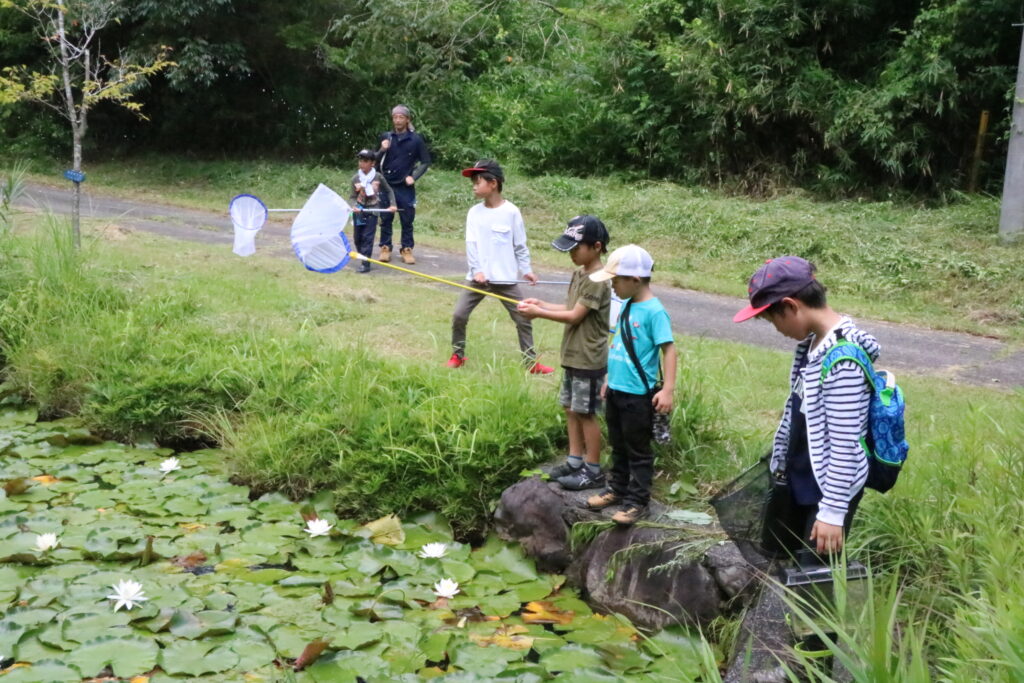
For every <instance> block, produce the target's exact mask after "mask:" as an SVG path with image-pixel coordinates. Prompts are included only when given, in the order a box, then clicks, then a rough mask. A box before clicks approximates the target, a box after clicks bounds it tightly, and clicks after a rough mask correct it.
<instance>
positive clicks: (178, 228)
mask: <svg viewBox="0 0 1024 683" xmlns="http://www.w3.org/2000/svg"><path fill="white" fill-rule="evenodd" d="M19 204H20V205H22V206H25V207H32V208H38V209H43V210H49V211H53V212H54V213H69V212H70V193H69V192H67V191H66V190H64V189H58V188H52V187H48V186H43V185H36V184H32V185H30V186H29V188H28V192H27V194H26V196H25V197H23V198H22V199H21V200H20V202H19ZM82 215H83V217H84V218H94V219H109V220H111V221H112V222H114V223H116V224H117V225H120V226H124V227H128V228H131V229H135V230H143V231H146V232H151V233H155V234H159V235H164V236H167V237H172V238H174V239H180V240H187V241H191V242H202V243H207V244H223V245H226V246H228V245H230V244H231V243H232V230H231V221H230V219H229V218H228V216H227V210H226V209H225V211H224V213H222V214H217V213H210V212H206V211H198V210H194V209H182V208H178V207H171V206H163V205H155V204H147V203H143V202H137V201H131V200H125V199H118V198H116V197H111V196H104V195H99V194H91V193H90V194H86V195H84V198H83V203H82ZM287 220H290V218H289V219H287ZM288 225H289V223H288V222H286V221H280V220H279V221H273V222H271V223H268V224H267V226H266V227H264V229H263V230H262V231H261V233H260V236H259V241H258V244H259V245H260V248H261V249H266V248H267V246H269V245H273V247H272V248H273V249H274V250H275V252H280V254H281V256H282V257H289V258H291V257H292V252H291V249H290V248H289V246H288ZM224 253H225V256H226V257H231V258H235V257H234V256H232V255H231V253H230V251H229V250H227V249H226V250H225V252H224ZM416 256H417V259H418V261H419V262H418V263H417V265H416V266H414V268H415V269H417V270H420V271H423V272H425V273H430V274H432V275H440V276H454V277H461V276H462V274H463V273H464V272H465V259H464V257H463V255H462V254H460V253H453V252H450V251H444V250H440V249H434V248H431V247H423V246H421V247H417V248H416ZM538 274H539V275H540V276H541V279H545V280H560V279H567V278H568V272H567V271H544V272H542V273H538ZM341 276H342V277H366V276H360V275H357V274H355V273H354V272H347V269H346V271H343V272H342V274H341ZM370 277H409V276H408V275H402V274H401V273H398V272H395V271H389V270H386V269H382V268H378V269H376V270H375V271H374V272H373V273H372V274H371V275H370ZM438 286H441V285H438ZM562 291H563V289H562V288H560V287H553V286H538V287H537V289H536V292H537V294H538V295H539V296H540V297H542V298H548V299H556V300H557V299H559V298H560V297H561V296H562ZM657 293H658V296H659V298H660V299H661V300H662V302H663V303H664V304H665V306H666V308H668V310H669V313H670V314H671V316H672V324H673V326H674V328H675V329H676V331H678V332H680V333H682V334H688V335H694V336H699V337H710V338H714V339H726V340H730V341H736V342H742V343H745V344H751V345H754V346H761V347H767V348H773V349H780V350H786V351H788V350H790V349H791V348H792V344H791V342H789V341H788V340H786V339H785V338H783V337H781V336H779V335H777V334H774V333H772V334H766V333H765V329H764V327H763V325H761V324H759V323H757V322H752V323H748V324H745V325H736V324H734V323H732V315H733V313H734V312H735V311H737V310H739V309H740V308H742V306H743V304H744V301H743V300H742V299H739V298H734V297H727V296H720V295H715V294H705V293H703V292H696V291H692V290H686V289H677V288H673V287H657ZM859 322H860V323H861V324H862V325H863V326H864V327H865V328H866V329H869V330H871V332H872V333H874V334H875V335H876V336H877V337H878V340H879V342H880V343H881V344H882V348H883V353H884V356H883V357H884V359H885V363H884V365H885V367H891V368H893V369H895V370H904V371H906V370H911V371H914V372H920V373H927V374H933V375H938V376H941V377H945V378H948V379H952V380H955V381H958V382H965V383H970V384H981V385H988V386H1002V387H1006V388H1019V387H1022V386H1024V350H1021V349H1019V348H1015V347H1013V346H1011V345H1009V344H1006V343H1004V342H1001V341H998V340H994V339H987V338H984V337H976V336H972V335H969V334H962V333H957V332H943V331H937V330H929V329H925V328H920V327H914V326H910V325H899V324H895V323H889V322H881V321H876V320H865V319H859Z"/></svg>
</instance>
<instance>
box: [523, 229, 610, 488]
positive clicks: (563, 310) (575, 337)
mask: <svg viewBox="0 0 1024 683" xmlns="http://www.w3.org/2000/svg"><path fill="white" fill-rule="evenodd" d="M551 246H553V247H554V248H555V249H558V250H559V251H567V252H569V256H570V258H572V262H573V265H576V266H578V268H577V269H576V270H575V271H574V272H573V274H572V280H571V281H570V282H569V292H568V294H567V295H566V298H565V304H564V305H563V304H552V303H548V302H546V301H541V300H540V299H525V300H524V301H523V302H521V303H520V304H519V312H520V313H522V314H523V315H524V316H526V317H527V318H531V319H533V318H545V319H547V320H554V321H555V322H560V323H565V333H564V334H563V335H562V354H561V355H562V370H563V371H564V372H563V376H562V388H561V391H560V392H559V400H560V401H561V404H562V407H563V408H565V421H566V424H567V426H568V430H569V456H568V458H567V459H566V462H565V463H564V464H562V465H559V466H558V467H556V468H555V469H553V470H552V471H551V472H550V473H549V475H550V476H551V478H552V479H555V480H557V481H558V483H559V484H561V485H562V486H563V487H564V488H567V489H570V490H574V491H579V490H582V489H591V488H599V487H601V486H604V485H605V477H604V474H603V473H602V472H601V425H600V424H599V423H598V421H597V413H598V411H599V410H600V408H601V395H600V393H601V384H602V383H603V382H604V376H605V373H606V372H607V366H608V311H609V309H610V307H611V290H610V289H609V287H608V283H607V282H593V281H591V279H590V274H591V273H596V272H597V271H599V270H601V267H602V263H601V255H602V254H604V253H605V252H607V251H608V230H607V229H606V228H605V227H604V223H602V222H601V221H600V219H598V218H597V217H596V216H576V217H575V218H573V219H571V220H570V221H569V225H568V227H567V228H566V229H565V232H563V233H562V235H561V236H560V237H559V238H558V239H556V240H555V241H554V242H552V243H551Z"/></svg>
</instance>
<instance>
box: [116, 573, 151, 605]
mask: <svg viewBox="0 0 1024 683" xmlns="http://www.w3.org/2000/svg"><path fill="white" fill-rule="evenodd" d="M111 588H113V589H114V594H113V595H108V596H107V599H108V600H117V604H115V605H114V611H115V612H116V611H117V610H119V609H121V608H122V607H124V608H125V609H132V608H133V607H135V605H136V604H140V605H141V604H142V603H143V602H145V601H146V600H149V598H147V597H146V596H144V595H143V594H142V584H141V583H139V582H138V581H132V580H131V579H121V580H120V581H118V582H117V585H114V586H111Z"/></svg>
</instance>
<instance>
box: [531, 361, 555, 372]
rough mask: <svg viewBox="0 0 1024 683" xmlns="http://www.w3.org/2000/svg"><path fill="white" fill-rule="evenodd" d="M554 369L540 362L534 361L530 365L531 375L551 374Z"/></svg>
mask: <svg viewBox="0 0 1024 683" xmlns="http://www.w3.org/2000/svg"><path fill="white" fill-rule="evenodd" d="M554 371H555V369H554V368H549V367H548V366H546V365H541V364H540V363H534V364H533V365H532V366H530V374H531V375H550V374H551V373H552V372H554Z"/></svg>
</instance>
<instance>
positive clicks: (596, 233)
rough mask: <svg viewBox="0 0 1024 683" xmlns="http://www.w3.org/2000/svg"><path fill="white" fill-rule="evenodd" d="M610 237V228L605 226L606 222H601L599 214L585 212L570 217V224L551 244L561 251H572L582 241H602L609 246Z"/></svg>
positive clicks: (590, 242) (588, 242)
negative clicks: (593, 214)
mask: <svg viewBox="0 0 1024 683" xmlns="http://www.w3.org/2000/svg"><path fill="white" fill-rule="evenodd" d="M608 239H609V237H608V229H607V228H605V227H604V223H602V222H601V219H600V218H598V217H597V216H591V215H589V214H584V215H582V216H576V217H575V218H570V219H569V225H568V226H566V228H565V230H564V231H563V232H562V234H561V235H560V236H559V237H558V238H557V239H556V240H555V241H553V242H552V243H551V246H553V247H554V248H555V249H558V250H559V251H572V250H573V249H575V248H576V245H578V244H579V243H580V242H583V243H585V244H593V243H595V242H600V243H601V244H603V245H604V246H606V247H607V246H608Z"/></svg>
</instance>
